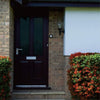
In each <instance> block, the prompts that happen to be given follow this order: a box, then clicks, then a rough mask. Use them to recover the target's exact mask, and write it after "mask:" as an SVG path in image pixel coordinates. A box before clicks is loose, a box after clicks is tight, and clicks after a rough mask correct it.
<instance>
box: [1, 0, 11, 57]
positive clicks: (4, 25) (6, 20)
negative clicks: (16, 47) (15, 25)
mask: <svg viewBox="0 0 100 100" xmlns="http://www.w3.org/2000/svg"><path fill="white" fill-rule="evenodd" d="M9 4H10V2H9V0H0V55H2V56H9V43H10V42H9V39H10V32H9V26H10V10H9Z"/></svg>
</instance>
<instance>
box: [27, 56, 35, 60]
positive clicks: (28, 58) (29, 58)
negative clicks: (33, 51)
mask: <svg viewBox="0 0 100 100" xmlns="http://www.w3.org/2000/svg"><path fill="white" fill-rule="evenodd" d="M26 60H36V56H27V57H26Z"/></svg>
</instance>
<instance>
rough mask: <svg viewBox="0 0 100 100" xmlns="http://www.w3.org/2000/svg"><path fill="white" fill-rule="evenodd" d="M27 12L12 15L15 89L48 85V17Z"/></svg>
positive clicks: (44, 14) (32, 11) (44, 13)
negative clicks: (13, 22) (13, 23)
mask: <svg viewBox="0 0 100 100" xmlns="http://www.w3.org/2000/svg"><path fill="white" fill-rule="evenodd" d="M40 11H41V10H40ZM24 12H25V10H24ZM29 12H30V10H27V12H25V13H23V10H22V13H21V14H19V15H18V13H17V14H16V15H15V52H14V53H15V57H14V58H15V59H14V61H15V62H14V87H15V88H35V87H46V86H47V85H48V15H47V12H45V11H44V12H43V13H42V14H38V13H39V12H37V11H35V10H31V13H29Z"/></svg>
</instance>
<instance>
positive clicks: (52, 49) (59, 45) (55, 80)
mask: <svg viewBox="0 0 100 100" xmlns="http://www.w3.org/2000/svg"><path fill="white" fill-rule="evenodd" d="M63 13H64V11H63V9H61V8H50V10H49V35H50V34H52V35H53V38H50V37H49V86H50V87H51V89H52V90H57V91H64V90H65V59H64V56H63V33H62V35H59V31H58V26H57V24H58V20H60V21H62V23H63V19H64V15H63Z"/></svg>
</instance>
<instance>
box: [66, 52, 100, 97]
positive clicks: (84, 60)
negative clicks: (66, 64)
mask: <svg viewBox="0 0 100 100" xmlns="http://www.w3.org/2000/svg"><path fill="white" fill-rule="evenodd" d="M70 65H71V68H70V69H69V70H68V77H69V80H68V84H69V89H70V91H71V94H72V95H73V96H78V97H79V98H80V97H85V98H91V97H92V98H96V97H97V96H98V95H99V94H100V54H99V53H80V52H78V53H75V54H71V56H70Z"/></svg>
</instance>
